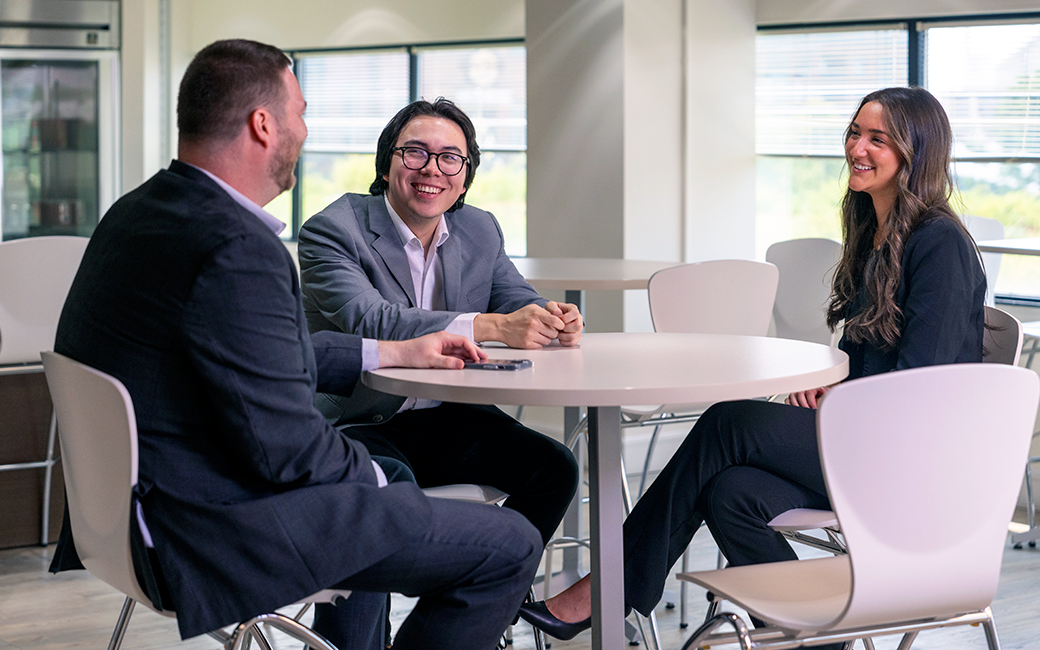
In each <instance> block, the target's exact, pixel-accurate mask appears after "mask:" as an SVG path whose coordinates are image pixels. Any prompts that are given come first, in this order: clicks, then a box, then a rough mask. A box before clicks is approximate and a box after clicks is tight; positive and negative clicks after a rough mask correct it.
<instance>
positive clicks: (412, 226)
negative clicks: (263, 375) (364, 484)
mask: <svg viewBox="0 0 1040 650" xmlns="http://www.w3.org/2000/svg"><path fill="white" fill-rule="evenodd" d="M479 162H480V149H479V147H478V146H477V142H476V134H475V130H474V128H473V124H472V122H471V121H470V119H469V117H468V116H466V114H465V113H463V112H462V110H460V109H459V108H458V107H457V106H455V105H454V104H453V103H452V102H450V101H448V100H445V99H443V98H440V99H438V100H437V101H435V102H432V103H431V102H427V101H417V102H414V103H412V104H410V105H408V106H406V107H405V108H403V109H402V110H401V111H399V112H398V113H397V115H395V116H394V118H393V119H391V120H390V122H389V123H388V124H387V126H386V127H385V128H384V129H383V132H382V134H381V135H380V137H379V142H378V145H377V151H376V179H375V181H374V182H373V183H372V187H371V188H370V191H371V195H368V196H365V195H360V194H345V195H344V196H342V197H341V198H340V199H338V200H337V201H335V202H334V203H332V204H331V205H330V206H328V207H327V208H325V209H324V210H322V211H321V212H319V213H318V214H317V215H315V216H313V217H312V218H311V219H309V220H308V221H307V222H306V224H305V225H304V227H303V229H302V230H301V231H300V244H299V258H300V268H301V273H302V278H303V301H304V311H305V313H306V316H307V322H308V325H309V326H310V328H311V331H312V332H321V331H326V330H334V331H343V332H349V333H353V334H358V335H361V336H370V337H377V338H382V339H405V338H410V337H414V336H418V335H421V334H427V333H430V332H437V331H442V330H446V331H448V332H452V333H457V334H463V335H465V336H467V337H468V338H470V339H472V340H474V341H477V342H483V341H501V342H504V343H506V344H507V345H510V346H512V347H518V348H534V347H541V346H543V345H548V344H550V343H552V342H553V341H558V342H559V343H560V344H562V345H574V344H576V343H577V342H578V340H579V339H580V337H581V331H582V319H581V314H579V313H578V310H577V308H576V307H575V306H574V305H571V304H564V303H556V302H553V301H546V300H544V299H543V298H542V297H541V296H539V295H538V293H537V292H536V291H535V290H534V289H533V288H532V287H531V286H530V285H529V284H528V283H527V282H526V281H525V280H524V278H523V277H522V276H521V275H520V273H519V272H518V271H517V270H516V268H515V267H514V266H513V263H512V262H511V261H510V259H509V258H508V257H507V256H506V253H505V247H504V243H503V237H502V230H501V228H499V225H498V222H497V221H495V218H494V216H492V215H491V214H490V213H488V212H485V211H483V210H479V209H477V208H474V207H472V206H468V205H464V198H465V193H466V190H467V189H468V188H469V186H470V184H471V183H472V181H473V177H474V175H475V172H476V168H477V165H478V164H479ZM319 402H320V406H321V409H322V411H323V412H324V413H325V414H326V416H327V417H329V418H330V419H331V420H332V421H333V422H334V423H336V424H338V425H345V424H360V425H362V426H351V427H349V428H347V429H345V431H346V433H347V435H349V436H351V437H353V438H355V439H357V440H361V441H362V442H364V443H365V445H366V446H367V447H368V448H369V451H370V452H371V453H373V454H374V455H377V456H390V457H393V458H396V459H398V460H400V461H401V462H403V463H405V464H407V465H408V467H409V468H410V469H411V470H412V471H413V472H414V476H415V479H416V480H417V482H418V483H419V485H420V486H422V487H428V486H434V485H441V484H449V483H481V484H485V485H492V486H494V487H496V488H499V489H501V490H503V491H504V492H507V493H508V494H509V495H510V498H509V499H508V500H507V501H506V502H505V505H506V507H509V508H513V509H515V510H518V511H520V512H522V513H523V514H524V515H525V516H526V517H527V518H528V519H529V520H530V521H531V522H532V523H533V524H534V525H535V527H537V528H538V530H539V531H540V532H541V533H542V537H543V539H545V540H548V539H549V538H550V537H551V536H552V534H553V533H554V532H555V530H556V527H557V525H559V522H560V520H561V519H562V518H563V513H564V511H565V510H566V508H567V504H568V503H569V502H570V499H571V497H572V495H573V493H574V490H575V488H576V486H577V475H578V474H577V466H576V464H575V462H574V458H573V456H572V455H571V453H570V451H569V450H568V449H566V448H565V447H564V446H563V445H561V444H560V443H558V442H556V441H555V440H552V439H550V438H548V437H546V436H544V435H542V434H540V433H537V432H535V431H532V430H530V429H528V428H527V427H524V426H523V425H521V424H520V423H519V422H517V421H516V420H515V419H513V418H511V417H509V416H507V415H506V414H505V413H503V412H502V411H501V410H499V409H497V408H495V407H492V406H474V405H466V404H452V403H443V404H441V403H431V402H429V401H423V400H419V401H418V402H417V400H415V399H413V398H408V399H407V400H406V399H405V398H402V397H394V396H390V395H385V394H382V393H375V392H374V391H367V392H362V391H361V390H358V391H355V393H354V395H352V396H351V397H350V398H338V397H336V396H332V395H325V396H322V397H321V398H319ZM395 413H396V415H395ZM391 416H393V417H392V418H391Z"/></svg>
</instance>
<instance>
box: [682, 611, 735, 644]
mask: <svg viewBox="0 0 1040 650" xmlns="http://www.w3.org/2000/svg"><path fill="white" fill-rule="evenodd" d="M726 623H729V624H730V625H732V626H733V630H734V631H735V632H736V634H737V642H738V643H739V644H740V647H741V648H742V650H751V633H750V632H749V631H748V629H747V626H746V625H744V621H742V620H740V617H739V616H737V615H736V614H730V613H722V614H717V615H715V616H712V617H711V618H709V619H708V620H706V621H704V624H703V625H701V626H700V627H699V628H697V631H696V632H694V633H693V636H691V637H690V639H689V641H687V642H686V643H685V644H683V647H682V650H691V649H692V648H697V647H699V646H698V645H697V644H698V643H699V642H700V640H701V638H702V637H705V636H707V635H708V634H710V633H711V632H712V630H714V629H715V628H717V627H719V626H720V625H725V624H726Z"/></svg>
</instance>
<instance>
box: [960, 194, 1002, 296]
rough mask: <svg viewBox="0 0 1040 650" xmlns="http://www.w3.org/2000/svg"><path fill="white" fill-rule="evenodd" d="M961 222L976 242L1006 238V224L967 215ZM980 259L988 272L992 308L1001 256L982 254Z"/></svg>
mask: <svg viewBox="0 0 1040 650" xmlns="http://www.w3.org/2000/svg"><path fill="white" fill-rule="evenodd" d="M961 222H962V223H963V224H964V227H965V228H967V229H968V234H970V235H971V238H972V239H974V240H975V241H982V240H984V239H1003V238H1004V224H1002V223H1000V222H999V221H997V220H996V219H988V218H986V217H975V216H972V215H970V214H965V215H961ZM980 257H981V258H982V266H983V268H985V270H986V304H987V305H990V306H992V305H993V287H995V286H996V285H997V274H998V273H1000V260H1001V254H1000V253H982V254H981V255H980Z"/></svg>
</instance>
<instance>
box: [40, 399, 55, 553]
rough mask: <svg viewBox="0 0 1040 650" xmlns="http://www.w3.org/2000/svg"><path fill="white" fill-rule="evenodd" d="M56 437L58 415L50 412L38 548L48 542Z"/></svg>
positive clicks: (52, 411)
mask: <svg viewBox="0 0 1040 650" xmlns="http://www.w3.org/2000/svg"><path fill="white" fill-rule="evenodd" d="M57 435H58V415H57V413H55V412H54V410H51V424H50V430H49V431H48V432H47V460H46V461H44V462H45V464H44V470H43V512H42V514H41V516H40V546H46V545H47V544H48V543H49V542H50V527H51V477H52V476H53V475H54V465H55V464H56V463H57V462H58V459H56V458H55V457H54V442H55V440H56V438H57Z"/></svg>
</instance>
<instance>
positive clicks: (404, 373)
mask: <svg viewBox="0 0 1040 650" xmlns="http://www.w3.org/2000/svg"><path fill="white" fill-rule="evenodd" d="M487 351H488V353H489V355H490V356H491V357H495V358H527V359H531V360H532V361H533V362H534V365H533V367H532V368H530V369H527V370H521V371H490V370H461V371H451V370H415V369H404V368H386V369H380V370H376V371H373V372H368V373H365V374H364V375H363V376H362V381H363V382H364V383H365V384H366V385H368V386H369V387H371V388H374V389H376V390H380V391H383V392H386V393H392V394H395V395H410V396H415V397H420V398H425V399H435V400H442V401H452V402H464V403H472V404H526V405H533V406H586V407H589V457H590V458H589V479H590V481H589V489H590V506H589V507H590V519H591V529H592V530H591V542H592V543H591V555H592V594H593V598H592V616H593V623H594V624H593V632H592V647H593V648H595V649H596V650H600V649H601V648H611V649H613V650H620V648H622V647H623V646H624V644H625V638H624V576H623V574H622V572H621V569H620V567H621V566H622V564H623V549H622V538H621V524H622V518H623V512H624V510H623V505H622V497H621V481H623V480H625V478H624V476H622V474H621V409H620V406H621V405H622V404H663V403H682V402H716V401H722V400H731V399H738V398H745V397H760V396H764V395H772V394H775V393H786V392H790V391H795V390H804V389H808V388H815V387H817V386H825V385H829V384H833V383H836V382H838V381H840V380H842V379H843V378H844V377H845V376H846V375H847V374H848V357H847V356H846V355H845V353H844V352H841V351H840V350H837V349H835V348H830V347H827V346H823V345H818V344H815V343H806V342H803V341H792V340H787V339H776V338H765V337H750V336H726V335H701V334H586V335H585V336H584V337H583V338H582V340H581V345H580V346H579V347H576V348H565V347H561V346H549V347H546V348H543V349H541V350H514V349H509V348H493V347H489V348H487Z"/></svg>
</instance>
